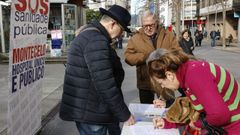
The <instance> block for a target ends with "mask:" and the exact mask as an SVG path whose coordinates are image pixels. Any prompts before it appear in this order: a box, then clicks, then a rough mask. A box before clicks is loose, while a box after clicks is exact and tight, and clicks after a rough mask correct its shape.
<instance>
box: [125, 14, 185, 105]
mask: <svg viewBox="0 0 240 135" xmlns="http://www.w3.org/2000/svg"><path fill="white" fill-rule="evenodd" d="M141 23H142V28H140V29H139V30H138V31H137V32H136V33H135V34H134V35H133V36H132V37H131V38H130V39H129V41H128V44H127V48H126V50H125V52H124V55H125V61H126V63H128V64H129V65H130V66H136V70H137V88H138V89H139V98H140V102H141V103H148V104H152V103H153V100H154V94H155V92H154V88H153V87H152V86H151V81H150V77H149V74H148V72H147V65H146V59H147V57H148V55H149V54H150V53H151V52H153V51H154V50H156V49H157V48H166V49H170V48H173V47H175V48H178V49H181V47H180V46H179V44H178V42H177V40H176V38H175V36H174V35H173V33H172V32H170V31H168V30H165V29H164V28H162V27H161V26H160V25H159V18H158V17H157V15H156V14H154V13H152V12H151V11H150V10H146V11H144V12H143V14H142V16H141Z"/></svg>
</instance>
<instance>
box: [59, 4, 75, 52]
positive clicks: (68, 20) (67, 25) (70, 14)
mask: <svg viewBox="0 0 240 135" xmlns="http://www.w3.org/2000/svg"><path fill="white" fill-rule="evenodd" d="M61 8H62V30H63V32H62V33H63V51H67V49H68V48H69V46H70V45H71V42H72V41H73V39H74V37H75V31H76V29H77V26H78V24H77V23H78V22H77V6H76V5H73V4H62V7H61Z"/></svg>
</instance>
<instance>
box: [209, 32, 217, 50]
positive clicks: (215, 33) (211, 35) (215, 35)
mask: <svg viewBox="0 0 240 135" xmlns="http://www.w3.org/2000/svg"><path fill="white" fill-rule="evenodd" d="M216 37H217V32H216V31H215V30H212V31H211V32H210V38H211V47H214V46H216Z"/></svg>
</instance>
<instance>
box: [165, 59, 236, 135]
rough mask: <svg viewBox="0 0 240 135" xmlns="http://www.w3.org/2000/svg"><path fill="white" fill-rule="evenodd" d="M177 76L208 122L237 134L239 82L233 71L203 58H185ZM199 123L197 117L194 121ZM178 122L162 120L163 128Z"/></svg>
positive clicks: (174, 126) (229, 132)
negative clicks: (193, 59)
mask: <svg viewBox="0 0 240 135" xmlns="http://www.w3.org/2000/svg"><path fill="white" fill-rule="evenodd" d="M176 75H177V79H178V81H179V82H180V87H181V88H183V89H184V92H185V94H186V96H187V97H189V98H190V99H191V101H192V103H193V105H194V107H195V109H196V110H198V111H199V112H202V111H204V112H205V113H206V120H207V121H208V123H209V124H210V125H213V126H219V127H223V128H224V129H225V130H226V131H227V132H228V134H229V135H240V86H239V84H238V82H237V81H236V79H234V77H233V75H232V74H230V73H229V72H228V71H227V70H225V69H223V68H222V67H220V66H218V65H215V64H212V63H208V62H206V61H188V62H186V63H184V64H182V65H181V66H180V67H179V69H178V70H177V73H176ZM194 125H195V126H197V127H201V123H200V121H197V122H196V123H194ZM177 126H179V125H177V124H174V123H169V122H167V121H165V127H164V128H176V127H177Z"/></svg>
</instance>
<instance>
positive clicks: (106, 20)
mask: <svg viewBox="0 0 240 135" xmlns="http://www.w3.org/2000/svg"><path fill="white" fill-rule="evenodd" d="M100 21H104V22H108V21H115V20H114V19H112V18H111V17H110V16H107V15H103V16H102V18H101V20H100Z"/></svg>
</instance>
